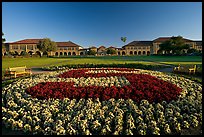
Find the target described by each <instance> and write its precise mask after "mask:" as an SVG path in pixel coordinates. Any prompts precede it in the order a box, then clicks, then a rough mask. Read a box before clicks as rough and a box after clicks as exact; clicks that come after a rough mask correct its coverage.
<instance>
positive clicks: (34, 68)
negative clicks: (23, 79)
mask: <svg viewBox="0 0 204 137" xmlns="http://www.w3.org/2000/svg"><path fill="white" fill-rule="evenodd" d="M31 71H32V74H40V73H48V72H53V71H45V70H42V68H39V67H32V68H31Z"/></svg>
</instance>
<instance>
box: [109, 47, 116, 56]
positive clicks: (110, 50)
mask: <svg viewBox="0 0 204 137" xmlns="http://www.w3.org/2000/svg"><path fill="white" fill-rule="evenodd" d="M107 54H111V55H113V54H116V50H114V49H112V48H108V49H107Z"/></svg>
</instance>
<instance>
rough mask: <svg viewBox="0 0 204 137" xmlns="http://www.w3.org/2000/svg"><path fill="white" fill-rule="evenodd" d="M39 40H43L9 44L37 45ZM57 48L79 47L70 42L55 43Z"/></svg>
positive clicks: (26, 40) (25, 40)
mask: <svg viewBox="0 0 204 137" xmlns="http://www.w3.org/2000/svg"><path fill="white" fill-rule="evenodd" d="M40 40H43V39H24V40H20V41H16V42H12V43H10V44H38V43H39V41H40ZM56 43H57V46H59V47H81V46H79V45H77V44H75V43H73V42H71V41H68V42H56Z"/></svg>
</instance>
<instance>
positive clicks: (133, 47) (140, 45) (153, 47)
mask: <svg viewBox="0 0 204 137" xmlns="http://www.w3.org/2000/svg"><path fill="white" fill-rule="evenodd" d="M169 39H171V37H159V38H157V39H155V40H153V41H132V42H130V43H129V44H127V45H125V46H123V47H122V48H116V47H112V46H111V47H108V48H112V49H114V50H116V54H115V55H119V56H126V55H127V56H140V55H146V56H147V55H152V54H158V51H159V45H160V44H161V43H163V42H165V41H167V40H169ZM40 40H43V39H25V40H20V41H16V42H11V43H6V44H5V46H6V49H5V50H2V55H5V54H6V53H8V52H10V53H15V54H16V55H21V54H22V53H23V52H27V53H29V54H30V55H33V54H38V55H40V56H42V55H50V56H79V55H81V56H82V55H87V51H88V50H94V51H96V55H98V56H104V55H107V49H108V48H106V47H105V46H100V47H99V48H97V47H94V46H92V47H90V48H87V49H86V48H83V47H82V46H80V45H78V44H76V43H73V42H71V41H68V42H56V44H57V50H56V51H55V52H49V53H42V52H41V51H40V50H39V49H38V48H37V44H38V43H39V41H40ZM183 40H184V41H185V44H189V45H190V48H191V49H192V48H193V49H196V50H198V51H200V52H202V41H193V40H189V39H185V38H183Z"/></svg>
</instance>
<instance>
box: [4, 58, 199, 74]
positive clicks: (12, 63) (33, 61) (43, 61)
mask: <svg viewBox="0 0 204 137" xmlns="http://www.w3.org/2000/svg"><path fill="white" fill-rule="evenodd" d="M84 63H89V64H125V63H141V64H147V65H150V64H151V65H154V64H155V65H159V64H160V63H163V64H169V65H178V64H189V65H191V64H200V65H201V64H202V57H201V56H89V57H88V56H85V57H84V56H76V57H54V58H46V57H42V58H2V72H3V71H5V69H6V68H8V67H18V66H27V67H28V68H30V67H43V66H54V65H66V64H84ZM161 65H162V64H161Z"/></svg>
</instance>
